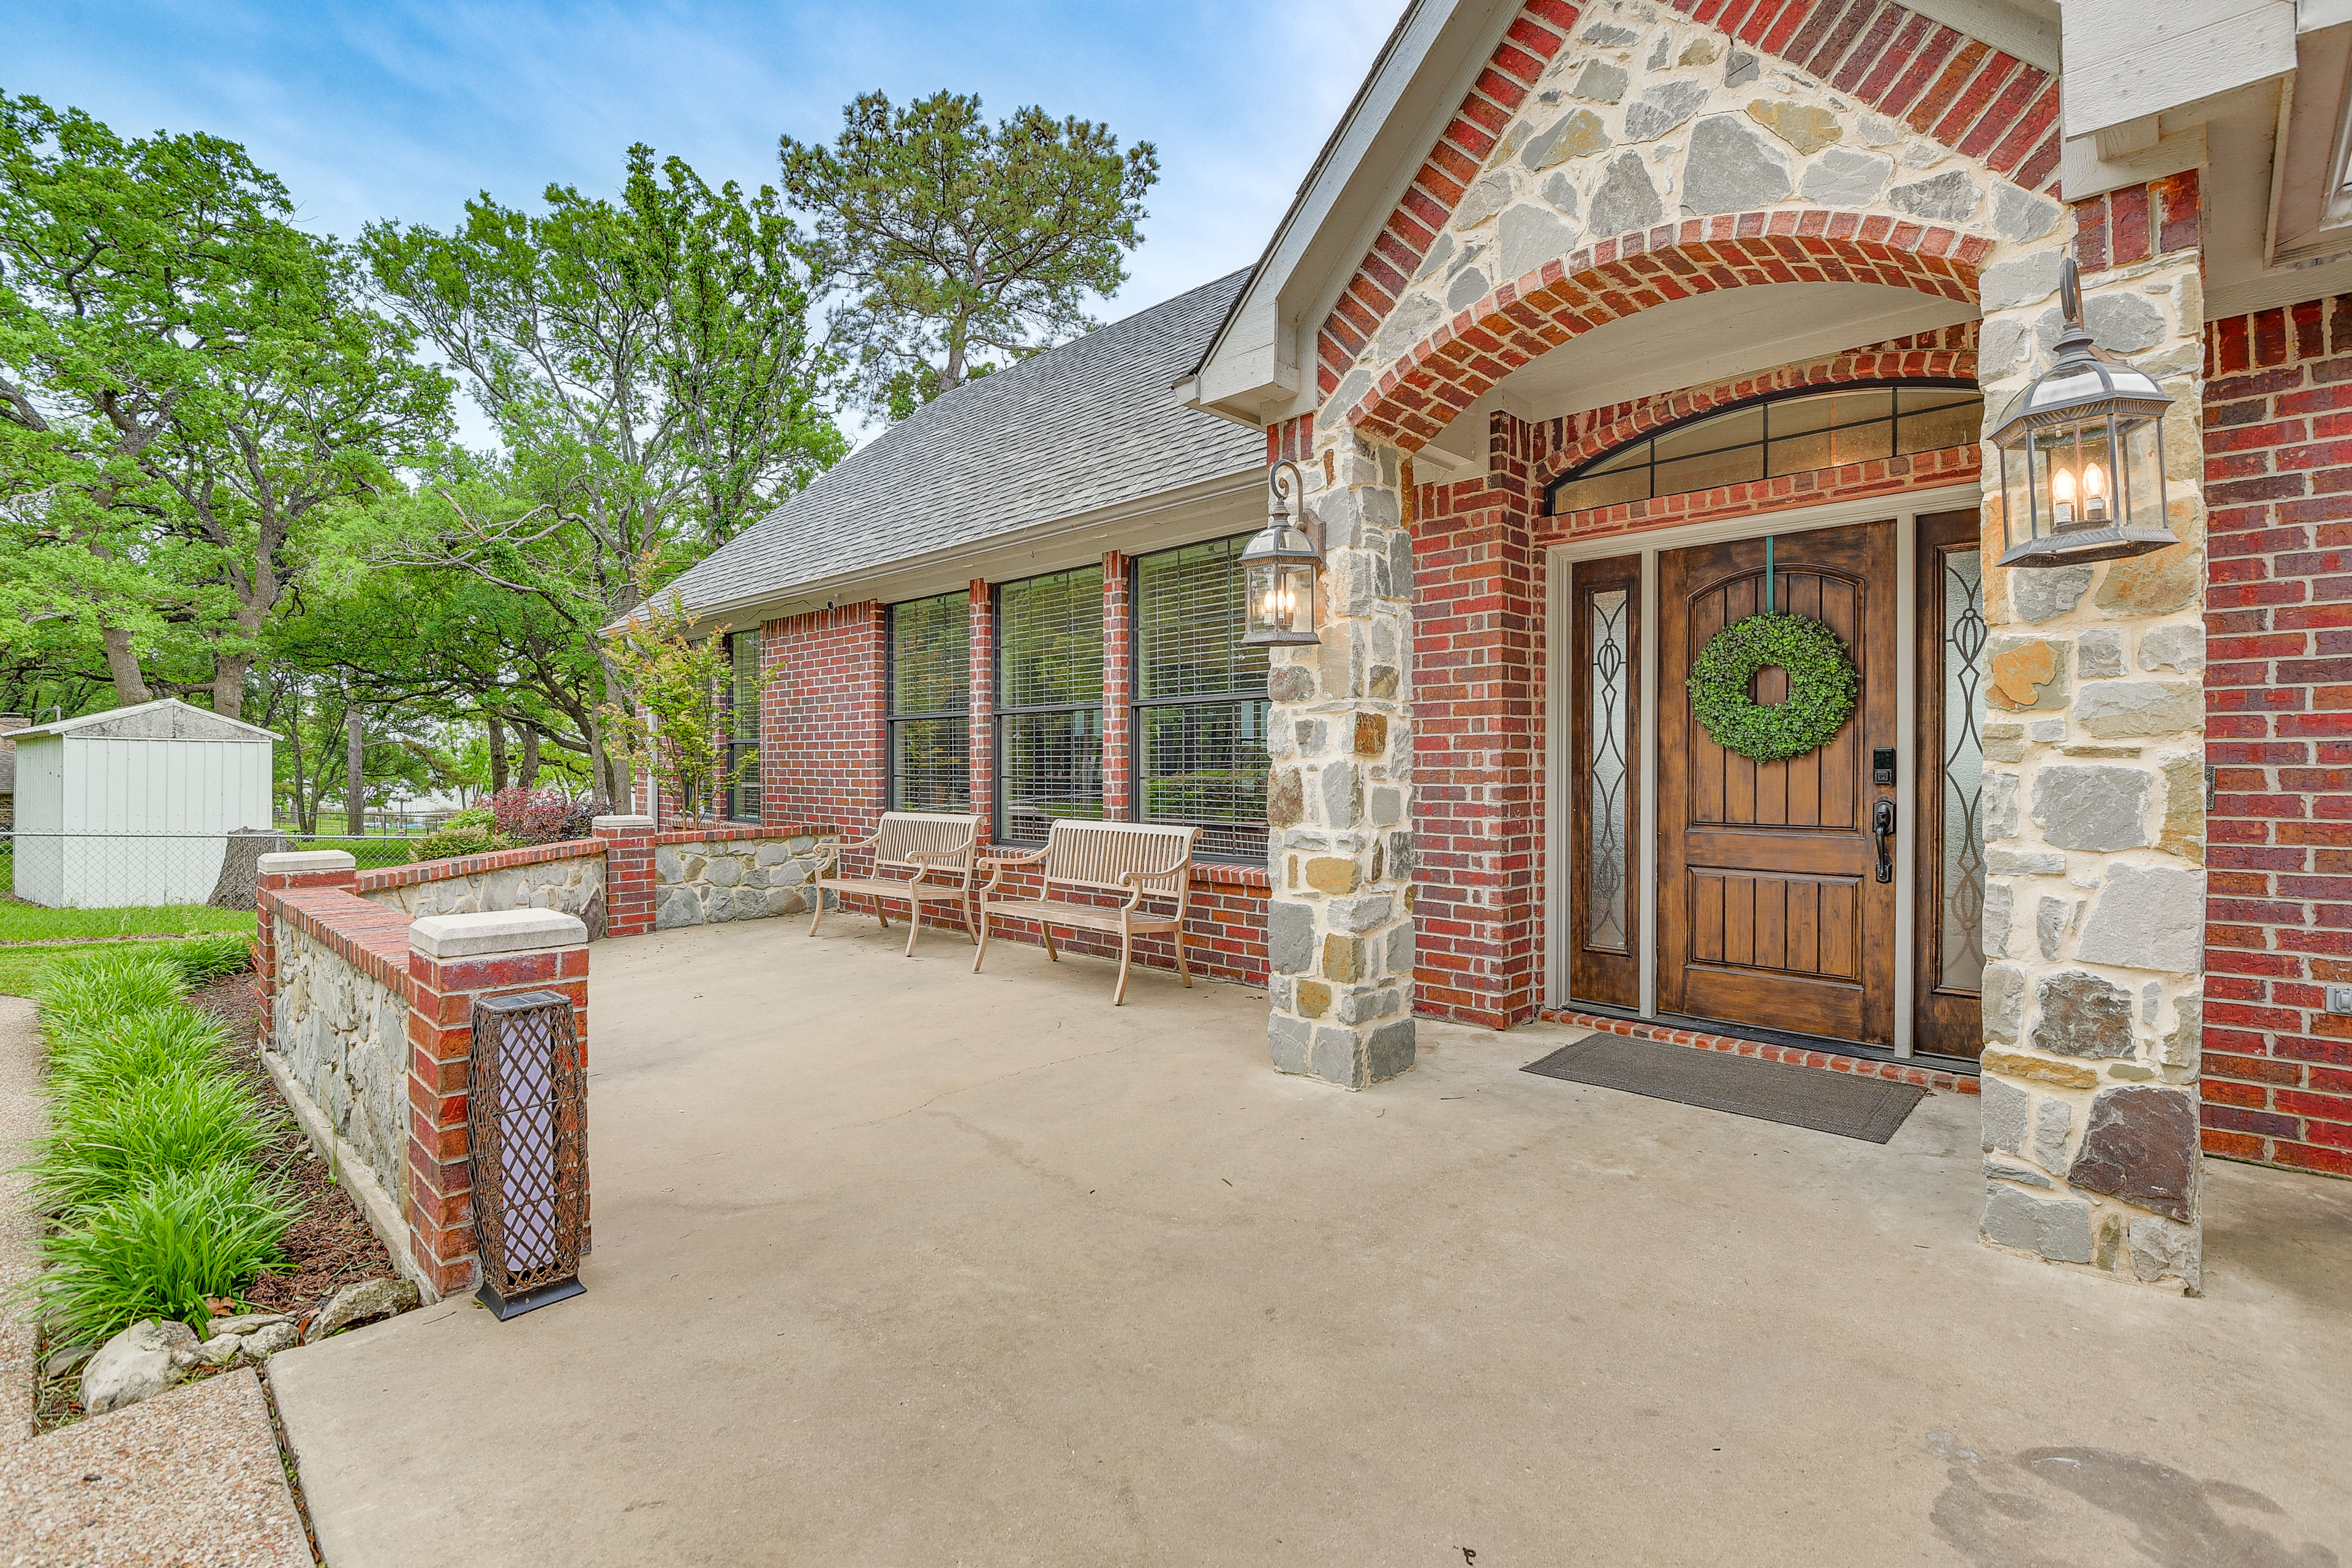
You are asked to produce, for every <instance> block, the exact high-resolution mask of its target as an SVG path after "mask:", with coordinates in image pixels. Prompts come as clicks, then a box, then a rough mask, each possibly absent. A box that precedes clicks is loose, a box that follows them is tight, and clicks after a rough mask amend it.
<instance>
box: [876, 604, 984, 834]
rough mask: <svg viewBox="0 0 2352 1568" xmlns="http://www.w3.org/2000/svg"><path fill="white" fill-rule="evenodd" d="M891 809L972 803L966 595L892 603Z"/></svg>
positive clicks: (963, 807) (930, 808)
mask: <svg viewBox="0 0 2352 1568" xmlns="http://www.w3.org/2000/svg"><path fill="white" fill-rule="evenodd" d="M889 637H890V651H889V661H888V665H889V672H890V693H889V730H890V737H889V739H890V809H891V810H893V811H969V810H970V809H971V594H970V593H969V592H968V591H967V590H964V589H961V588H959V589H958V590H956V591H955V592H954V593H952V594H941V595H939V597H937V598H935V599H910V600H908V602H907V603H905V604H903V605H891V606H890V624H889Z"/></svg>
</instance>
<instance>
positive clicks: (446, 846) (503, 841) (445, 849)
mask: <svg viewBox="0 0 2352 1568" xmlns="http://www.w3.org/2000/svg"><path fill="white" fill-rule="evenodd" d="M513 847H514V845H513V844H512V843H511V842H510V841H509V840H508V839H507V838H506V837H503V836H501V835H500V834H499V832H498V831H497V830H496V829H495V828H490V827H487V826H483V825H481V824H479V823H474V822H466V823H459V822H452V823H450V824H448V825H447V826H443V827H436V828H435V829H434V830H433V831H432V832H430V833H428V834H426V835H425V837H422V838H419V839H417V840H416V841H415V843H414V844H413V845H412V846H411V850H412V852H413V853H414V854H415V857H416V858H417V859H419V860H454V859H456V858H457V857H458V856H460V855H487V854H488V853H489V852H490V851H491V850H493V849H511V848H513Z"/></svg>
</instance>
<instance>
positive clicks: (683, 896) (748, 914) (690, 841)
mask: <svg viewBox="0 0 2352 1568" xmlns="http://www.w3.org/2000/svg"><path fill="white" fill-rule="evenodd" d="M837 842H838V838H837V837H836V836H835V835H833V834H830V833H817V832H812V831H805V830H804V831H799V832H793V831H787V832H784V833H782V834H777V833H771V832H768V831H765V830H763V829H761V828H757V827H742V828H709V829H703V830H699V831H687V832H680V833H663V834H657V835H656V836H655V838H654V929H655V930H656V931H668V930H671V929H673V928H674V927H677V926H695V925H711V924H716V923H717V922H719V921H753V920H766V919H769V918H770V917H772V916H775V915H794V914H806V913H808V912H809V909H810V904H809V899H810V896H811V891H812V890H811V889H810V888H809V886H808V883H809V880H810V879H812V878H814V876H816V875H817V873H818V871H819V870H820V869H821V868H823V867H824V863H825V862H826V861H827V860H829V859H831V858H832V856H833V848H834V846H835V844H836V843H837Z"/></svg>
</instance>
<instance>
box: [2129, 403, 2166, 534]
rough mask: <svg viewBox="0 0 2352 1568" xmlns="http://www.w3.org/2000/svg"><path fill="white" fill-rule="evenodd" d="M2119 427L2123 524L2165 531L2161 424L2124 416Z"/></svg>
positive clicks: (2144, 417) (2149, 419) (2137, 417)
mask: <svg viewBox="0 0 2352 1568" xmlns="http://www.w3.org/2000/svg"><path fill="white" fill-rule="evenodd" d="M2116 424H2117V425H2118V426H2120V427H2121V435H2122V440H2121V441H2120V442H2119V443H2118V445H2119V446H2120V447H2122V449H2123V450H2122V458H2123V472H2124V496H2125V500H2126V504H2127V506H2128V509H2129V510H2127V511H2126V515H2125V521H2126V522H2127V523H2128V524H2129V525H2130V526H2131V527H2133V528H2168V526H2169V524H2168V522H2167V521H2166V520H2165V516H2164V437H2163V435H2162V430H2163V425H2162V422H2161V421H2160V420H2157V419H2151V418H2148V417H2147V416H2126V417H2123V418H2120V419H2118V420H2116Z"/></svg>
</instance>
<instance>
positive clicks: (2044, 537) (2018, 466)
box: [1992, 256, 2173, 566]
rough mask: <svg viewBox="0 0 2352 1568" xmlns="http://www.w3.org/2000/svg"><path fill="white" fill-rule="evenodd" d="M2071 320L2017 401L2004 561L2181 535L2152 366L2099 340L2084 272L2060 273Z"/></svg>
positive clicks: (2008, 456)
mask: <svg viewBox="0 0 2352 1568" xmlns="http://www.w3.org/2000/svg"><path fill="white" fill-rule="evenodd" d="M2058 301H2059V304H2060V306H2061V307H2062V308H2063V310H2064V311H2065V315H2066V326H2065V330H2064V331H2063V332H2062V333H2061V334H2060V335H2059V338H2058V356H2057V358H2056V360H2055V361H2054V362H2053V363H2052V364H2051V366H2050V368H2049V369H2048V370H2046V371H2044V372H2042V374H2040V375H2039V376H2037V377H2035V378H2034V381H2033V384H2032V385H2031V386H2029V387H2027V388H2026V389H2025V390H2024V391H2023V392H2021V393H2019V394H2018V395H2017V396H2016V397H2015V398H2014V399H2013V400H2012V401H2011V403H2010V405H2009V411H2008V413H2007V415H2006V416H2003V418H2002V420H2001V424H2000V429H1998V430H1995V431H1994V432H1993V435H1992V439H1993V445H1995V446H1997V447H2000V466H2001V519H2002V526H2003V529H2004V531H2005V532H2006V535H2007V538H2006V543H2007V549H2006V551H2005V552H2004V553H2003V554H2002V555H2001V558H2000V564H2001V565H2003V566H2072V565H2075V564H2077V563H2085V562H2092V561H2113V560H2116V559H2117V558H2119V557H2121V556H2126V555H2145V554H2147V552H2149V551H2151V550H2161V549H2163V548H2164V547H2165V546H2166V545H2168V544H2170V543H2172V542H2173V537H2172V530H2171V528H2170V526H2169V525H2168V523H2167V522H2166V521H2165V515H2164V435H2163V424H2164V411H2165V410H2166V409H2168V408H2169V407H2171V406H2172V399H2170V398H2169V397H2167V396H2166V395H2164V393H2163V392H2162V391H2161V390H2160V389H2159V388H2158V386H2157V384H2156V382H2155V381H2154V380H2153V379H2152V378H2151V377H2150V376H2148V375H2147V373H2145V372H2143V371H2139V370H2136V369H2134V368H2133V367H2132V365H2131V363H2130V362H2129V361H2127V360H2123V359H2119V358H2117V357H2116V356H2115V355H2113V354H2110V353H2106V352H2105V350H2103V349H2100V348H2097V347H2095V346H2094V345H2093V344H2092V342H2091V334H2090V333H2089V331H2086V330H2084V326H2083V283H2082V279H2081V277H2080V276H2079V274H2078V273H2077V271H2076V269H2075V267H2074V258H2073V257H2071V256H2070V257H2068V258H2066V261H2065V264H2064V266H2063V268H2060V271H2059V276H2058Z"/></svg>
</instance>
